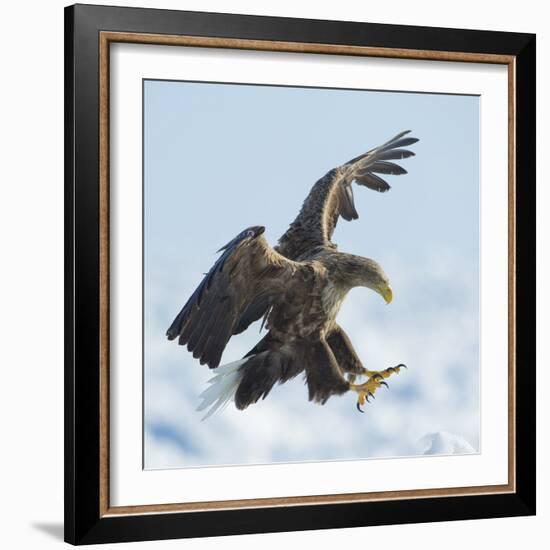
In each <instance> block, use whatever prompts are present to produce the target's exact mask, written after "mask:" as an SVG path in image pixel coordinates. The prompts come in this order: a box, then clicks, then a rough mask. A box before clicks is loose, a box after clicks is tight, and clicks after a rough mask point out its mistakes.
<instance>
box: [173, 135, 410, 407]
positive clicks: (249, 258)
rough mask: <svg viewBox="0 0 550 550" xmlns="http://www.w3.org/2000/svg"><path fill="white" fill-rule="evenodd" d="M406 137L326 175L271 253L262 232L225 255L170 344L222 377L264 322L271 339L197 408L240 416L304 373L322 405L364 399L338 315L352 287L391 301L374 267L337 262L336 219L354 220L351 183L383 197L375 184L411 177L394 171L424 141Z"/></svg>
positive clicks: (250, 233)
mask: <svg viewBox="0 0 550 550" xmlns="http://www.w3.org/2000/svg"><path fill="white" fill-rule="evenodd" d="M406 134H408V132H402V133H401V134H399V135H397V136H395V137H394V138H393V139H391V140H390V141H388V142H386V143H384V144H382V145H380V146H379V147H377V148H375V149H373V150H371V151H369V152H368V153H366V154H364V155H360V156H359V157H356V158H354V159H352V160H351V161H349V162H347V163H346V164H344V165H342V166H340V167H338V168H334V169H332V170H330V171H329V172H328V173H327V174H326V175H325V176H324V177H323V178H321V179H320V180H319V181H318V182H317V183H316V184H315V185H314V186H313V188H312V189H311V191H310V193H309V195H308V196H307V198H306V199H305V201H304V204H303V205H302V208H301V210H300V212H299V214H298V216H297V217H296V219H295V220H294V221H293V222H292V223H291V224H290V227H289V228H288V230H287V231H286V233H285V234H284V235H283V236H282V237H281V238H280V239H279V243H278V245H277V246H276V247H275V248H272V247H271V246H270V245H269V244H268V242H267V241H266V240H265V238H264V236H263V232H264V228H263V227H261V226H257V227H250V228H248V229H246V230H244V231H243V232H242V233H240V234H239V235H237V236H236V237H235V238H234V239H233V240H231V241H230V242H229V243H228V244H227V245H225V246H224V247H223V248H222V249H221V250H220V252H222V254H221V256H220V257H219V258H218V260H217V261H216V263H215V264H214V266H213V267H212V268H211V269H210V271H209V272H208V273H207V274H206V276H205V278H204V279H203V281H202V282H201V283H200V285H199V286H198V287H197V289H196V290H195V292H194V293H193V295H192V296H191V297H190V298H189V300H188V302H187V303H186V304H185V306H184V307H183V309H182V310H181V311H180V313H179V314H178V315H177V316H176V318H175V319H174V321H173V323H172V325H171V326H170V328H169V329H168V331H167V336H168V339H170V340H174V339H177V340H178V342H179V344H180V345H187V348H188V350H189V351H190V352H192V353H193V357H195V358H197V359H198V360H199V362H200V363H201V364H207V365H208V366H209V367H210V368H216V367H218V365H219V364H220V360H221V356H222V353H223V350H224V349H225V346H226V345H227V342H228V341H229V339H230V338H231V336H232V335H234V334H239V333H241V332H243V331H244V330H246V329H247V328H248V326H249V325H250V324H251V323H252V322H254V321H256V320H258V319H260V318H262V317H264V321H265V326H266V328H267V329H268V333H267V334H266V335H265V337H264V338H263V339H262V340H261V341H260V342H259V343H258V344H257V345H256V346H255V347H254V349H252V350H251V351H250V352H249V353H248V354H247V355H246V356H245V357H244V358H243V359H242V360H240V361H238V362H236V363H233V364H230V365H228V366H226V367H220V368H219V369H218V372H219V374H218V375H217V376H216V377H215V378H214V379H213V381H214V382H216V383H215V384H214V385H213V386H212V387H210V388H209V389H208V390H207V391H206V392H204V394H203V399H204V400H203V404H202V405H201V407H200V408H206V407H207V406H210V405H212V408H211V412H213V411H214V410H216V409H217V408H218V407H220V406H221V405H223V404H225V402H227V401H229V400H230V399H234V401H235V404H236V406H237V408H239V409H244V408H246V407H247V406H248V405H250V404H252V403H255V402H256V401H258V399H260V398H265V397H266V396H267V395H268V394H269V392H270V391H271V389H272V387H273V386H274V385H275V384H276V383H284V382H286V381H287V380H290V379H291V378H294V377H295V376H296V375H298V374H299V373H301V372H304V371H305V376H306V380H307V385H308V392H309V399H310V400H312V401H315V402H318V403H325V402H326V401H327V399H328V398H329V397H331V396H332V395H339V394H342V393H345V392H347V391H348V390H350V389H353V390H355V391H358V389H357V388H358V387H359V386H355V385H354V384H353V383H352V381H353V379H354V378H355V376H356V375H360V374H365V373H368V372H370V371H366V369H364V368H363V366H362V364H361V361H360V360H359V358H358V357H357V354H356V353H355V351H354V349H353V346H352V344H351V342H350V340H349V338H348V337H347V335H346V334H345V332H344V331H343V330H342V329H341V328H340V327H339V326H338V325H337V323H336V315H337V313H338V311H339V309H340V306H341V304H342V301H343V300H344V298H345V297H346V295H347V293H348V292H349V291H350V290H351V289H352V288H354V287H357V286H364V287H368V288H370V289H372V290H374V291H376V292H378V293H379V294H381V295H382V296H383V297H384V299H385V300H386V301H387V302H389V301H391V298H392V292H391V287H390V285H389V281H388V278H387V276H386V275H385V273H384V271H383V270H382V268H381V267H380V266H379V265H378V264H377V263H376V262H375V261H374V260H371V259H368V258H363V257H361V256H356V255H353V254H346V253H343V252H339V251H338V250H337V247H336V245H335V244H334V243H333V242H332V240H331V239H332V235H333V233H334V229H335V227H336V224H337V222H338V219H339V218H340V217H342V218H344V219H345V220H348V221H350V220H354V219H357V218H358V214H357V211H356V209H355V204H354V200H353V191H352V183H353V182H354V181H355V182H356V183H357V184H359V185H363V186H366V187H369V188H370V189H373V190H376V191H379V192H384V191H387V190H388V189H389V188H390V186H389V185H388V184H387V183H386V182H385V181H384V180H383V179H382V178H380V177H379V176H378V175H377V174H392V175H400V174H405V173H406V171H405V170H404V169H403V168H401V167H400V166H398V165H397V164H394V163H393V162H389V161H391V160H397V159H404V158H408V157H410V156H412V155H414V153H412V152H411V151H408V150H406V149H402V147H406V146H408V145H412V144H413V143H415V142H416V141H418V140H417V139H416V138H412V137H404V136H405V135H406ZM345 373H348V374H349V375H350V378H351V381H350V379H346V377H345V376H344V375H345ZM377 375H378V376H381V375H379V374H378V373H377ZM383 377H385V376H383ZM382 383H383V382H382ZM378 385H379V383H378ZM365 388H366V386H365ZM365 388H363V389H365ZM370 389H371V386H369V390H368V392H367V390H366V389H365V391H364V392H363V393H370ZM358 393H359V391H358ZM363 401H364V399H363ZM360 402H362V401H361V396H360Z"/></svg>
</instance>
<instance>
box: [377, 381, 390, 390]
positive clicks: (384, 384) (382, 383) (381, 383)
mask: <svg viewBox="0 0 550 550" xmlns="http://www.w3.org/2000/svg"><path fill="white" fill-rule="evenodd" d="M378 383H379V384H380V385H381V386H386V388H389V386H388V385H387V384H386V382H384V380H382V382H378Z"/></svg>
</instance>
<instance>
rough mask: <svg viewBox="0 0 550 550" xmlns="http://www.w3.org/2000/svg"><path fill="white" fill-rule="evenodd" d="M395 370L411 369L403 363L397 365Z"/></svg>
mask: <svg viewBox="0 0 550 550" xmlns="http://www.w3.org/2000/svg"><path fill="white" fill-rule="evenodd" d="M393 368H396V369H407V370H408V369H409V367H407V365H404V364H403V363H399V365H395V367H393Z"/></svg>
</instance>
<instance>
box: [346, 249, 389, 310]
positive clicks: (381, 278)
mask: <svg viewBox="0 0 550 550" xmlns="http://www.w3.org/2000/svg"><path fill="white" fill-rule="evenodd" d="M338 256H339V258H338V270H337V271H338V278H339V279H340V282H341V284H343V285H345V286H346V287H348V288H349V289H351V288H354V287H356V286H364V287H367V288H370V289H371V290H374V291H375V292H377V293H378V294H380V296H382V298H384V300H385V301H386V303H387V304H389V303H390V302H391V301H392V300H393V291H392V288H391V285H390V280H389V279H388V276H387V275H386V273H385V272H384V270H383V269H382V267H381V266H380V264H379V263H378V262H375V261H374V260H371V259H370V258H363V257H361V256H356V255H355V254H339V255H338Z"/></svg>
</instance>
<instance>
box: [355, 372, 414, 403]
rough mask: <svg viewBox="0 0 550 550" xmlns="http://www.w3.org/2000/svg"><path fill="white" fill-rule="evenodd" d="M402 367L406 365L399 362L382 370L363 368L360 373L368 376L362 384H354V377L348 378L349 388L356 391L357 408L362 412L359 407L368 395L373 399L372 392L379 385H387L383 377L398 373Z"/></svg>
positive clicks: (367, 398)
mask: <svg viewBox="0 0 550 550" xmlns="http://www.w3.org/2000/svg"><path fill="white" fill-rule="evenodd" d="M402 368H405V369H406V368H407V367H406V365H403V364H399V365H396V366H395V367H390V368H388V369H385V370H382V371H371V370H368V369H363V372H362V373H361V374H363V375H364V376H368V380H367V381H366V382H365V383H364V384H355V383H354V382H355V377H353V380H351V379H350V381H349V382H350V385H349V389H350V390H352V391H354V392H356V393H357V410H358V411H359V412H363V410H362V409H361V407H362V406H363V405H364V404H365V403H366V402H368V401H369V397H372V398H373V399H374V393H375V392H376V390H377V389H378V388H379V387H380V386H386V388H387V387H388V384H387V383H386V382H385V381H384V378H389V377H390V376H391V375H392V374H395V373H396V372H397V373H398V372H399V371H400V370H401V369H402Z"/></svg>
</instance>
